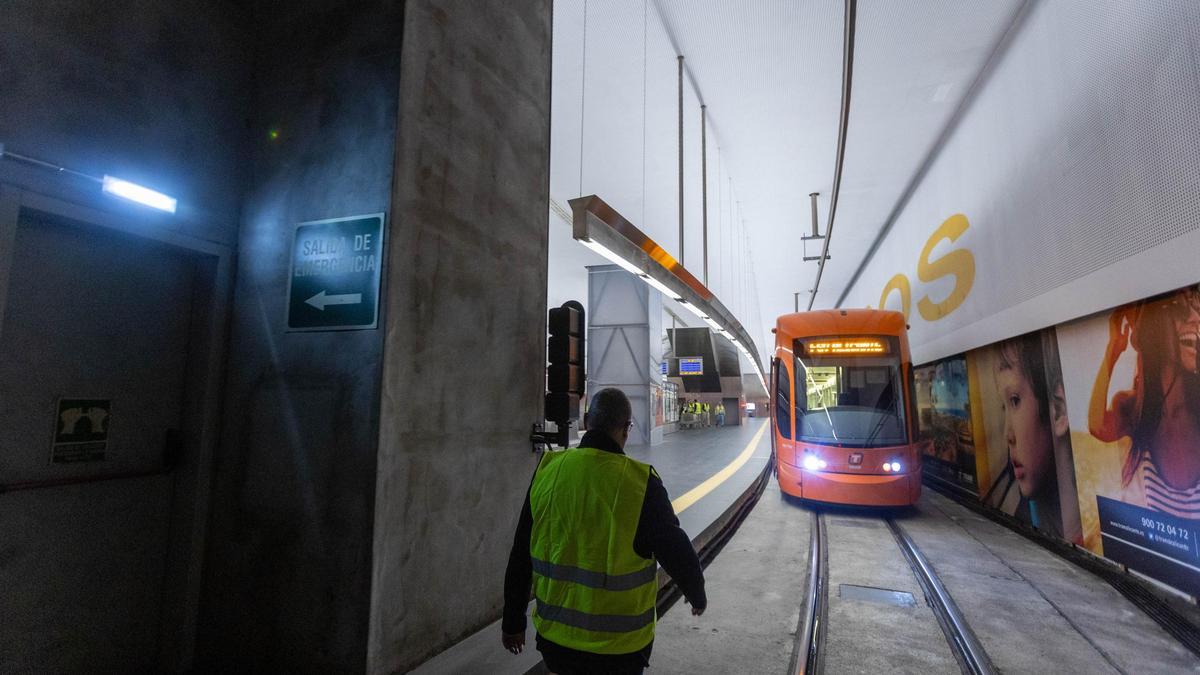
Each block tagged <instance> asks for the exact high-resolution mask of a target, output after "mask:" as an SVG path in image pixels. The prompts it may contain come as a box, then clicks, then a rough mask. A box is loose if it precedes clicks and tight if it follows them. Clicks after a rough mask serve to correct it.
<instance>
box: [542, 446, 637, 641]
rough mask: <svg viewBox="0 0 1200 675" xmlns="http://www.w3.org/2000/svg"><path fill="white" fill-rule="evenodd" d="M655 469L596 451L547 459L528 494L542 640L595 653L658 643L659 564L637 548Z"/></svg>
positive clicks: (583, 450) (581, 450)
mask: <svg viewBox="0 0 1200 675" xmlns="http://www.w3.org/2000/svg"><path fill="white" fill-rule="evenodd" d="M650 471H651V469H650V466H649V465H647V464H643V463H641V462H638V461H636V460H634V459H631V458H629V457H626V456H625V455H622V454H618V453H612V452H605V451H603V450H597V449H594V448H575V449H571V450H564V451H557V452H547V453H546V454H545V455H543V456H542V461H541V463H540V464H539V465H538V470H537V474H536V475H535V476H534V479H533V485H532V486H531V487H530V490H529V506H530V510H531V511H532V513H533V530H532V532H531V536H530V540H529V554H530V558H532V563H533V572H534V596H535V597H536V599H537V604H536V608H535V610H534V613H533V623H534V626H535V627H536V628H537V631H538V634H539V635H541V636H542V637H544V638H546V639H548V640H550V641H552V642H554V643H556V644H559V645H562V646H564V647H569V648H571V649H577V650H580V651H586V652H592V653H596V654H628V653H630V652H635V651H638V650H639V649H641V648H643V647H645V646H646V645H647V644H649V643H650V642H651V641H652V640H653V639H654V620H655V612H654V603H655V600H656V598H657V595H658V584H657V578H658V575H657V569H658V565H657V563H656V562H655V561H654V560H653V559H646V558H643V557H641V556H639V555H638V554H637V553H636V552H635V551H634V550H633V538H634V535H635V533H636V532H637V526H638V520H639V519H640V518H641V511H642V503H643V502H644V501H645V497H646V482H647V480H648V479H649V478H650Z"/></svg>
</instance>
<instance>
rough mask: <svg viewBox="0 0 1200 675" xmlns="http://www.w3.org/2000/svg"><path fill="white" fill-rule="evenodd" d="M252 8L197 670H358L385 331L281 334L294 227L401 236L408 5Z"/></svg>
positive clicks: (308, 1)
mask: <svg viewBox="0 0 1200 675" xmlns="http://www.w3.org/2000/svg"><path fill="white" fill-rule="evenodd" d="M255 10H256V17H257V18H261V21H259V22H257V23H256V24H255V26H254V33H253V38H254V39H253V42H252V44H253V48H254V58H253V63H254V64H255V77H254V82H255V93H254V99H253V108H254V110H255V113H254V116H253V121H252V138H253V143H252V157H253V162H252V167H253V170H252V179H251V180H250V181H249V182H248V183H247V184H246V185H245V200H244V202H243V205H242V218H241V230H240V236H239V254H238V255H239V258H238V270H237V275H238V278H237V285H236V291H235V308H234V312H233V318H232V326H231V331H232V335H231V339H230V359H229V364H228V382H227V388H226V397H225V415H224V429H223V435H222V442H221V447H220V451H219V454H218V456H217V459H216V461H217V467H216V476H215V481H214V489H213V512H212V517H211V529H210V536H209V546H208V550H207V556H206V569H205V581H206V583H205V588H204V593H203V598H202V605H201V611H200V618H199V641H198V653H199V655H198V658H197V667H198V669H199V670H201V671H206V672H235V671H236V672H249V671H255V672H266V671H269V672H362V671H363V670H365V668H366V651H367V649H366V645H367V632H368V631H367V624H368V617H369V614H370V584H371V576H370V574H371V555H372V538H373V524H374V523H373V511H374V505H375V464H376V451H377V447H378V430H379V424H378V419H379V392H380V372H381V360H382V331H374V330H366V331H346V332H316V333H287V332H285V330H284V327H285V311H286V308H285V303H286V294H287V287H288V269H289V268H288V262H289V250H290V245H291V236H292V232H293V228H294V225H295V223H297V222H300V221H306V220H315V219H322V218H332V217H339V216H351V215H358V214H365V213H373V212H379V211H385V212H389V213H388V223H387V233H386V234H385V240H386V238H387V237H390V235H391V233H392V231H394V227H395V220H396V219H395V217H394V214H392V213H390V211H391V208H390V205H391V194H392V167H393V158H394V147H395V136H396V109H397V105H398V99H399V92H400V88H399V80H400V76H399V70H400V35H401V26H402V20H403V7H402V6H401V3H399V2H395V1H389V0H377V1H372V2H366V3H355V4H353V5H345V4H338V5H331V4H330V3H326V2H320V1H318V0H305V1H304V2H295V3H289V4H288V6H287V8H286V9H283V8H281V7H278V6H276V5H272V4H270V3H255ZM271 129H276V130H278V131H279V134H278V137H277V138H275V139H272V138H271V137H270V135H269V134H268V131H269V130H271ZM387 272H388V270H387V266H386V264H385V269H384V275H385V278H386V275H387ZM389 292H390V291H389V289H388V288H384V289H383V295H384V297H385V298H386V297H387V295H388V294H389ZM396 293H397V294H401V295H404V296H405V297H411V296H412V295H413V294H414V291H413V290H412V289H411V288H409V287H403V288H402V289H401V290H398V291H396Z"/></svg>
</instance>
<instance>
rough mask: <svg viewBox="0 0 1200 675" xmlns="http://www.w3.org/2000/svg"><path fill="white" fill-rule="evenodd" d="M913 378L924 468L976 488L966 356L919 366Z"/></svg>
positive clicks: (953, 481)
mask: <svg viewBox="0 0 1200 675" xmlns="http://www.w3.org/2000/svg"><path fill="white" fill-rule="evenodd" d="M913 379H914V380H915V381H916V390H917V391H916V394H917V395H916V399H917V400H916V405H917V420H918V424H919V427H920V434H921V435H920V441H921V449H922V452H923V453H924V454H925V471H926V472H927V473H928V474H931V475H934V476H937V477H938V478H941V479H942V480H946V481H950V482H952V483H955V484H956V485H959V486H961V487H965V488H967V489H969V490H971V491H972V492H977V491H978V484H977V483H978V480H977V476H976V470H975V438H974V435H973V434H972V432H971V402H970V397H969V394H968V391H969V388H968V383H967V359H966V357H965V356H961V355H960V356H953V357H950V358H948V359H943V360H941V361H938V362H937V363H932V364H929V365H927V366H922V367H920V368H916V369H914V371H913Z"/></svg>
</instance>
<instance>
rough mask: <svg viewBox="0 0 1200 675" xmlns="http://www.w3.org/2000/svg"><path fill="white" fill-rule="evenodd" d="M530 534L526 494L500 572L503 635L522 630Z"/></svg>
mask: <svg viewBox="0 0 1200 675" xmlns="http://www.w3.org/2000/svg"><path fill="white" fill-rule="evenodd" d="M532 532H533V511H531V510H530V508H529V492H528V491H526V492H525V503H524V505H522V506H521V517H520V518H519V519H518V520H517V531H516V533H515V534H514V535H513V545H512V551H510V552H509V554H508V569H507V570H505V572H504V622H503V624H501V628H502V630H503V631H504V632H505V633H510V634H511V633H522V632H524V631H525V621H526V619H525V608H526V607H528V606H529V590H530V586H531V585H532V583H533V561H532V560H531V559H530V557H529V537H530V534H531V533H532Z"/></svg>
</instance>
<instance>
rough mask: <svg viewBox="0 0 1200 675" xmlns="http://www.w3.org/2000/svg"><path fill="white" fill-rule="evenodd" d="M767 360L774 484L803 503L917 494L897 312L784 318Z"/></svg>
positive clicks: (917, 467)
mask: <svg viewBox="0 0 1200 675" xmlns="http://www.w3.org/2000/svg"><path fill="white" fill-rule="evenodd" d="M771 332H773V333H774V334H775V355H774V358H772V359H771V381H770V383H771V386H770V389H771V432H772V435H771V440H772V444H773V448H774V450H775V463H776V469H777V472H776V473H777V475H778V477H779V488H780V489H781V490H783V492H784V493H786V494H789V495H792V496H793V497H799V498H801V499H805V500H812V501H818V502H831V503H837V504H852V505H861V506H907V505H910V504H913V503H915V502H916V501H917V499H918V498H920V496H921V458H920V454H919V452H918V448H917V446H916V444H915V442H916V438H917V434H916V415H915V410H914V407H913V406H914V403H915V402H914V396H913V391H914V390H913V374H912V357H911V356H910V355H909V351H908V332H907V327H906V326H905V323H904V315H903V314H901V313H900V312H891V311H884V310H874V309H832V310H821V311H815V312H800V313H797V314H785V315H783V316H781V317H779V319H778V320H777V321H776V323H775V328H774V330H772V331H771Z"/></svg>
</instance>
